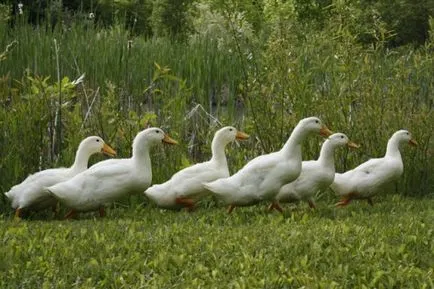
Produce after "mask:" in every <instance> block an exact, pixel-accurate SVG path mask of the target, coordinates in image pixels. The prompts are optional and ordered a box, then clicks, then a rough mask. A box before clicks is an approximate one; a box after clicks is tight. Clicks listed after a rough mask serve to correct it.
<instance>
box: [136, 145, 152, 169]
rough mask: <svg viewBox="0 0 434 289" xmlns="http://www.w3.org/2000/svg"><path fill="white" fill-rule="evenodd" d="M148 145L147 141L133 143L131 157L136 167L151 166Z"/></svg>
mask: <svg viewBox="0 0 434 289" xmlns="http://www.w3.org/2000/svg"><path fill="white" fill-rule="evenodd" d="M149 151H150V146H149V144H148V143H137V144H134V145H133V156H132V159H133V161H134V164H135V166H136V167H137V168H149V169H150V168H151V157H150V155H149Z"/></svg>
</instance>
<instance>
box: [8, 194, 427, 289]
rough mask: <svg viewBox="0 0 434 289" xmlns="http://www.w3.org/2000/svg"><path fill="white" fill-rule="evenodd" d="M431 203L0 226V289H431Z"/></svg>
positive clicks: (126, 213)
mask: <svg viewBox="0 0 434 289" xmlns="http://www.w3.org/2000/svg"><path fill="white" fill-rule="evenodd" d="M433 216H434V212H433V200H432V199H424V200H420V199H411V198H402V197H398V196H395V197H393V198H392V197H390V196H389V197H387V198H382V199H381V200H380V201H379V202H378V203H377V204H376V205H375V206H374V207H370V206H368V205H367V204H366V203H361V202H359V203H357V202H356V203H354V204H352V205H350V206H349V207H347V208H345V209H335V208H330V207H328V205H327V204H326V203H324V202H319V209H318V210H317V211H311V210H310V209H309V208H307V206H305V205H300V208H295V209H294V208H292V209H289V207H288V208H286V212H285V214H284V216H282V215H280V214H278V213H268V212H265V208H263V207H252V208H237V209H236V210H235V211H234V212H233V213H232V214H231V215H227V213H226V212H225V210H224V209H223V208H206V209H205V208H204V209H199V210H198V211H196V212H193V213H186V212H171V211H164V210H159V209H156V208H153V207H152V206H146V207H138V208H136V210H131V209H128V210H123V209H121V208H116V209H114V210H109V211H108V216H107V217H106V218H105V219H98V218H95V217H94V214H93V213H92V214H91V215H84V216H82V217H81V220H74V221H56V220H54V221H46V220H23V221H21V222H19V223H16V222H14V221H13V220H5V219H4V218H0V240H1V246H0V256H2V262H0V268H1V270H0V287H2V288H18V287H19V288H50V287H56V288H71V287H79V288H107V287H110V288H120V287H146V288H169V287H171V288H300V287H306V288H374V287H375V288H432V287H433V286H434V284H433V278H432V276H433V260H434V256H433V249H434V248H433V242H432V238H433V230H432V226H431V225H430V224H432V223H433V221H434V220H433Z"/></svg>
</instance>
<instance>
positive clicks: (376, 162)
mask: <svg viewBox="0 0 434 289" xmlns="http://www.w3.org/2000/svg"><path fill="white" fill-rule="evenodd" d="M404 142H408V143H409V144H410V145H414V146H416V145H417V142H416V141H415V140H414V139H412V137H411V134H410V133H409V132H408V131H406V130H399V131H397V132H395V133H394V134H393V135H392V137H391V138H390V139H389V141H388V143H387V150H386V155H385V156H384V157H383V158H378V159H370V160H368V161H367V162H365V163H363V164H361V165H359V166H358V167H356V168H355V169H352V170H350V171H347V172H345V173H342V174H339V173H336V175H335V179H334V181H333V184H332V185H331V186H330V187H331V188H332V190H333V191H334V192H335V193H336V194H338V195H339V196H341V198H342V199H341V201H340V202H338V203H337V204H336V206H341V207H343V206H346V205H348V203H350V202H351V200H353V199H366V200H367V201H368V203H369V204H370V205H373V203H372V199H371V197H372V196H374V195H375V194H377V193H378V192H379V191H380V190H381V189H382V188H383V186H384V185H386V184H388V183H390V182H392V181H395V180H397V179H399V177H400V176H401V175H402V173H403V171H404V165H403V163H402V159H401V153H400V152H399V147H400V145H401V144H402V143H404Z"/></svg>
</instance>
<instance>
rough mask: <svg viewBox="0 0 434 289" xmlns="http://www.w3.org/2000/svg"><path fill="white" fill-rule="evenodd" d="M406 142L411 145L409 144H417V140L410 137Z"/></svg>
mask: <svg viewBox="0 0 434 289" xmlns="http://www.w3.org/2000/svg"><path fill="white" fill-rule="evenodd" d="M408 144H409V145H411V146H417V145H418V143H417V141H415V140H414V139H410V140H409V141H408Z"/></svg>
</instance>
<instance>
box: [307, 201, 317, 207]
mask: <svg viewBox="0 0 434 289" xmlns="http://www.w3.org/2000/svg"><path fill="white" fill-rule="evenodd" d="M307 202H308V204H309V207H310V208H311V209H316V205H315V202H314V201H313V200H308V201H307Z"/></svg>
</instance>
